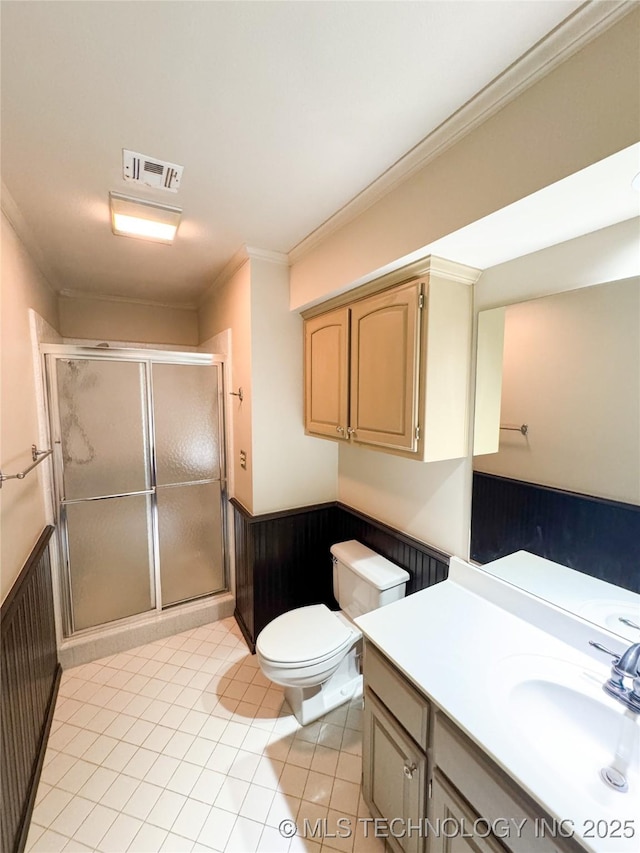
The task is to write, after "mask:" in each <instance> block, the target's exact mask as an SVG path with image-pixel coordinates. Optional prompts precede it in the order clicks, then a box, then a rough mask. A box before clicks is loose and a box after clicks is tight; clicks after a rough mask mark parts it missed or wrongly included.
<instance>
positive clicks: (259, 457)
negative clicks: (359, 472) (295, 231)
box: [199, 257, 338, 515]
mask: <svg viewBox="0 0 640 853" xmlns="http://www.w3.org/2000/svg"><path fill="white" fill-rule="evenodd" d="M288 302H289V271H288V267H287V266H286V265H284V264H282V263H281V262H278V261H272V260H267V259H263V258H260V257H252V258H250V259H248V260H246V261H245V262H244V263H243V264H242V265H241V266H240V267H239V268H238V269H237V270H236V271H235V272H234V273H232V274H230V275H228V276H226V277H223V278H222V280H221V281H220V282H219V283H217V284H216V285H214V287H213V288H212V289H211V290H210V291H209V293H208V294H207V297H206V299H205V301H204V302H203V304H202V306H201V309H200V312H199V324H200V340H201V341H203V340H207V339H209V338H212V337H213V336H214V335H218V334H220V332H222V331H223V330H225V329H230V330H231V363H232V386H233V389H229V390H236V391H237V390H238V388H240V387H241V388H242V390H243V394H244V399H243V401H242V403H241V402H240V401H239V400H238V398H237V397H228V398H227V405H228V406H229V407H230V422H231V429H232V442H231V445H232V447H233V453H234V458H233V459H232V460H230V461H231V471H232V478H233V484H234V485H233V496H235V497H236V498H237V499H238V500H239V501H241V503H242V504H244V506H245V507H246V508H247V509H248V510H249V511H250V512H252V513H254V514H256V515H257V514H259V513H264V512H272V511H276V510H279V509H289V508H291V507H297V506H305V505H307V504H312V503H321V502H323V501H327V500H335V498H336V485H337V459H338V456H337V448H336V446H335V445H334V444H332V443H329V442H324V441H318V440H317V439H313V438H309V437H307V436H305V435H304V427H303V420H302V391H303V386H302V319H301V317H300V316H299V315H298V314H296V313H292V312H290V311H289V304H288ZM241 450H244V451H245V452H246V454H247V469H246V471H245V470H243V469H242V468H240V451H241Z"/></svg>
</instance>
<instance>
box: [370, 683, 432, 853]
mask: <svg viewBox="0 0 640 853" xmlns="http://www.w3.org/2000/svg"><path fill="white" fill-rule="evenodd" d="M362 767H363V780H362V790H363V795H364V799H365V801H366V803H367V805H368V806H369V808H370V809H371V813H372V814H373V816H374V817H383V818H386V820H388V821H392V820H394V818H396V819H398V825H399V826H401V827H408V826H409V825H413V826H414V827H417V826H418V824H419V822H420V821H423V820H424V818H425V816H426V778H427V758H426V756H425V754H424V753H423V752H421V751H420V750H419V749H418V747H417V746H416V745H415V744H414V742H413V741H412V740H411V738H410V737H409V736H408V735H407V733H406V732H405V730H404V729H403V728H402V727H401V726H400V725H399V723H398V722H397V721H396V720H395V718H394V717H392V716H391V714H389V713H388V711H387V710H386V709H385V708H384V706H383V705H382V704H381V703H380V702H378V700H377V699H376V697H375V696H374V695H373V693H372V692H371V691H370V690H366V691H365V702H364V731H363V743H362ZM397 835H398V837H389V838H387V839H386V840H387V844H388V845H389V847H391V849H393V850H396V851H402V853H422V851H423V850H424V838H423V837H422V836H421V834H420V833H419V831H417V830H416V831H415V832H407V833H406V834H405V835H402V833H400V832H398V833H397Z"/></svg>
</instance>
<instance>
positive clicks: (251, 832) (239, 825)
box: [224, 817, 264, 853]
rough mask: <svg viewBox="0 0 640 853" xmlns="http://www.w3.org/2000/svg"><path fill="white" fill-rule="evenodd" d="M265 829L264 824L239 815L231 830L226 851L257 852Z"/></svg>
mask: <svg viewBox="0 0 640 853" xmlns="http://www.w3.org/2000/svg"><path fill="white" fill-rule="evenodd" d="M263 829H264V825H263V824H261V823H257V822H256V821H254V820H249V818H246V817H239V818H238V819H237V820H236V822H235V824H234V826H233V829H232V830H231V835H230V836H229V840H228V841H227V846H226V847H225V848H224V849H225V853H255V851H256V850H257V849H258V844H259V843H260V836H261V835H262V831H263Z"/></svg>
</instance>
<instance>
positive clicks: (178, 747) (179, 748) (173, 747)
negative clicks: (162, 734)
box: [162, 732, 195, 759]
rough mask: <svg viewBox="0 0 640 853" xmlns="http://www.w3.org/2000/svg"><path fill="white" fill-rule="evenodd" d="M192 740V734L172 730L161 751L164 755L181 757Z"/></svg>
mask: <svg viewBox="0 0 640 853" xmlns="http://www.w3.org/2000/svg"><path fill="white" fill-rule="evenodd" d="M194 740H195V738H194V736H193V735H188V734H187V733H186V732H174V733H173V736H172V737H171V739H170V740H169V741H168V742H167V745H166V746H165V748H164V749H163V750H162V752H163V754H164V755H172V756H173V757H174V758H180V759H182V758H184V756H185V755H186V752H187V750H188V749H189V747H190V746H191V744H192V743H193V742H194Z"/></svg>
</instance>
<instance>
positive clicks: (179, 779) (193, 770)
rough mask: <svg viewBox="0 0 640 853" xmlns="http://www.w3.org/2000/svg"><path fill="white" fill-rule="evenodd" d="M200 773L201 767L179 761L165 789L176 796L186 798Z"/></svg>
mask: <svg viewBox="0 0 640 853" xmlns="http://www.w3.org/2000/svg"><path fill="white" fill-rule="evenodd" d="M201 773H202V768H201V767H198V766H197V765H195V764H187V762H185V761H181V762H180V764H179V765H178V767H177V768H176V770H175V771H174V773H173V775H172V776H171V779H169V781H168V782H167V784H166V785H165V787H166V788H167V789H168V790H169V791H175V792H176V794H184V795H185V796H187V797H188V796H189V794H190V793H191V790H192V788H193V786H194V785H195V784H196V782H197V781H198V777H199V776H200V774H201Z"/></svg>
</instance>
